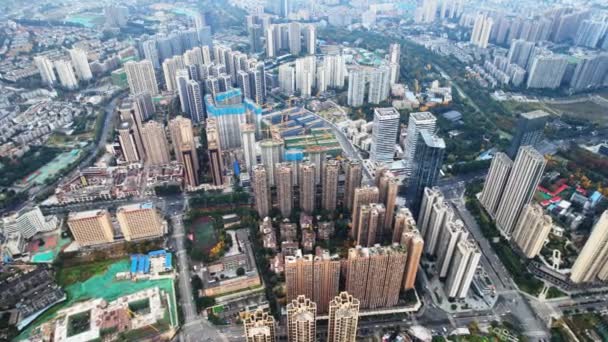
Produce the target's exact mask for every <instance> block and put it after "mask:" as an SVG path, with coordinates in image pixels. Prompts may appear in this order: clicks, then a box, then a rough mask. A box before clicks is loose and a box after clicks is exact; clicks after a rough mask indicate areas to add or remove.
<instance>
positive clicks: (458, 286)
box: [445, 240, 481, 299]
mask: <svg viewBox="0 0 608 342" xmlns="http://www.w3.org/2000/svg"><path fill="white" fill-rule="evenodd" d="M453 258H454V259H453V260H452V265H451V266H450V271H449V272H448V277H447V279H446V281H445V292H446V294H447V295H448V297H449V298H456V299H463V298H465V297H466V296H467V292H469V288H470V287H471V282H472V281H473V276H475V271H476V270H477V265H479V259H481V252H480V251H479V248H478V247H477V244H476V243H475V240H462V241H460V242H458V244H457V245H456V250H455V251H454V257H453Z"/></svg>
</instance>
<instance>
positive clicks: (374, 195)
mask: <svg viewBox="0 0 608 342" xmlns="http://www.w3.org/2000/svg"><path fill="white" fill-rule="evenodd" d="M379 196H380V192H379V190H378V188H377V187H375V186H374V187H371V186H369V185H365V186H363V187H359V188H355V192H354V195H353V210H352V211H351V212H352V216H353V217H352V225H353V228H352V230H351V237H352V238H353V239H356V238H357V236H359V211H360V210H361V209H360V208H361V206H363V205H365V204H370V203H378V199H379Z"/></svg>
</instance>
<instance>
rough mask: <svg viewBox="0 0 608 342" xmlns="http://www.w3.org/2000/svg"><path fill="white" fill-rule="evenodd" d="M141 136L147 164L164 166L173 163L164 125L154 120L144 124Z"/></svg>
mask: <svg viewBox="0 0 608 342" xmlns="http://www.w3.org/2000/svg"><path fill="white" fill-rule="evenodd" d="M141 135H142V140H143V145H144V149H145V150H146V164H148V165H162V164H167V163H169V162H170V161H171V155H170V153H169V144H168V143H167V137H166V135H165V126H163V124H161V123H158V122H156V121H154V120H152V121H148V122H146V123H145V124H143V127H142V129H141Z"/></svg>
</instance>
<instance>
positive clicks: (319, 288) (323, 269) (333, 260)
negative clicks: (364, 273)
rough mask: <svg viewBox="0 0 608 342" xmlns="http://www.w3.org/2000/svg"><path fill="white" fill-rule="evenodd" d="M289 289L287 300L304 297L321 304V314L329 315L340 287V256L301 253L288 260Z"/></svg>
mask: <svg viewBox="0 0 608 342" xmlns="http://www.w3.org/2000/svg"><path fill="white" fill-rule="evenodd" d="M285 286H286V290H287V300H293V299H296V298H297V297H298V296H300V295H304V296H306V297H307V298H311V299H312V300H313V301H314V302H315V303H316V304H317V312H318V313H326V312H327V311H328V310H329V302H330V301H331V299H332V298H333V297H335V296H336V295H337V294H338V288H339V286H340V259H339V257H338V256H337V255H330V254H329V251H327V250H318V254H317V255H314V256H313V255H312V254H306V255H302V252H301V250H297V251H296V253H295V255H294V256H287V257H285Z"/></svg>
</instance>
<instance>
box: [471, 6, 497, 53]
mask: <svg viewBox="0 0 608 342" xmlns="http://www.w3.org/2000/svg"><path fill="white" fill-rule="evenodd" d="M492 26H494V20H493V19H492V18H491V17H489V16H486V15H485V14H482V13H479V14H477V17H476V18H475V23H474V25H473V32H472V33H471V43H473V44H474V45H476V46H479V47H480V48H484V49H485V48H487V47H488V41H489V39H490V32H492Z"/></svg>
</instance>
